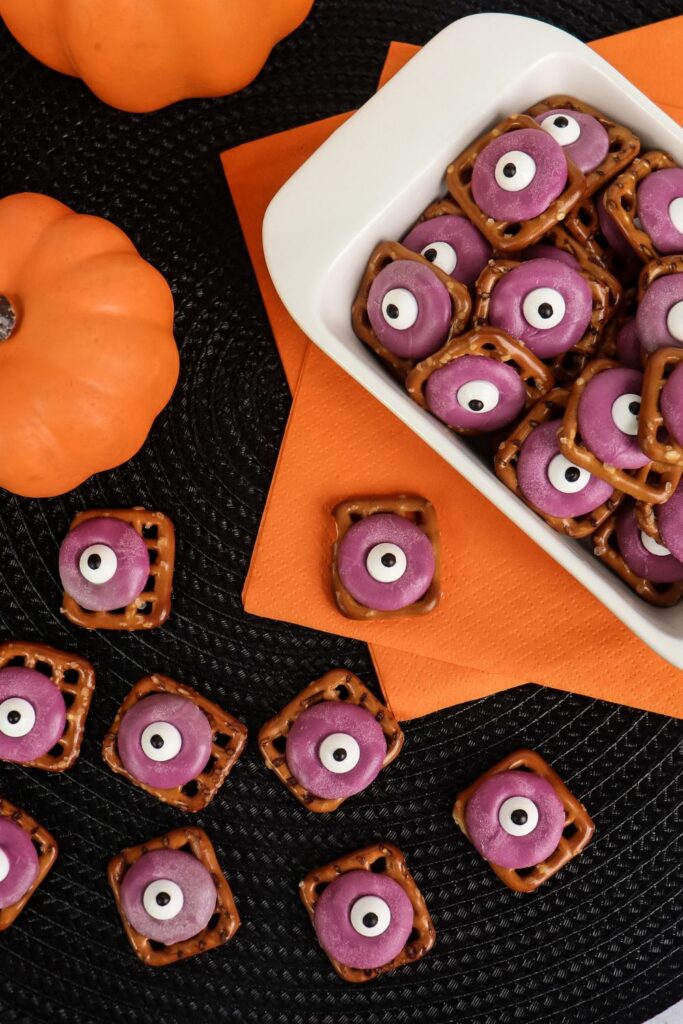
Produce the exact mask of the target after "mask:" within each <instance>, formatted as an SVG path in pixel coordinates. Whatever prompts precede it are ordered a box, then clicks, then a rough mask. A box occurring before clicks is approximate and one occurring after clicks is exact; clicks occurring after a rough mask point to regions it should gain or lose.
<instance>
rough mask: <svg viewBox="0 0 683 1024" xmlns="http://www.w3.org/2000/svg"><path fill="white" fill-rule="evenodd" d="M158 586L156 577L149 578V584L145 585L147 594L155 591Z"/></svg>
mask: <svg viewBox="0 0 683 1024" xmlns="http://www.w3.org/2000/svg"><path fill="white" fill-rule="evenodd" d="M155 586H156V576H148V577H147V582H146V583H145V592H148V591H150V590H154V588H155Z"/></svg>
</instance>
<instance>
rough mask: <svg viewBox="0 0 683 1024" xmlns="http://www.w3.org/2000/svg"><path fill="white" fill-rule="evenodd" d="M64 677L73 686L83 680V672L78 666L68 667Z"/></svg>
mask: <svg viewBox="0 0 683 1024" xmlns="http://www.w3.org/2000/svg"><path fill="white" fill-rule="evenodd" d="M62 678H63V679H64V682H65V683H70V684H71V686H75V685H76V683H80V681H81V673H80V672H79V671H78V669H77V668H67V669H65V670H64V672H63V675H62Z"/></svg>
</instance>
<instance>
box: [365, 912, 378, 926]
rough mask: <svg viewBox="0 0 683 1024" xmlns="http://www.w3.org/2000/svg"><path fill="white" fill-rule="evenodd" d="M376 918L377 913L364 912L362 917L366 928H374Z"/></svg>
mask: <svg viewBox="0 0 683 1024" xmlns="http://www.w3.org/2000/svg"><path fill="white" fill-rule="evenodd" d="M378 920H379V918H378V917H377V914H372V913H370V914H365V916H364V917H363V924H364V925H365V927H366V928H374V927H375V926H376V924H377V922H378Z"/></svg>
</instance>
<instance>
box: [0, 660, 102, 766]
mask: <svg viewBox="0 0 683 1024" xmlns="http://www.w3.org/2000/svg"><path fill="white" fill-rule="evenodd" d="M10 667H11V668H15V667H16V668H30V669H35V670H37V671H38V672H40V673H41V674H42V675H44V676H46V677H47V678H48V679H49V680H50V682H51V683H54V685H55V686H56V687H57V689H58V690H59V692H60V693H61V695H62V697H63V698H64V703H65V705H66V723H65V725H64V732H63V733H62V736H61V738H60V739H59V740H58V742H57V743H56V745H55V746H54V747H53V748H52V749H51V750H48V752H47V753H46V754H42V755H41V756H40V757H37V758H36V759H35V760H34V761H23V762H21V763H22V764H23V765H24V767H26V768H40V769H41V771H44V772H65V771H66V770H67V768H70V767H71V765H72V764H73V763H74V762H75V761H76V759H77V758H78V755H79V753H80V750H81V743H82V742H83V733H84V732H85V720H86V718H87V717H88V711H89V710H90V702H91V700H92V695H93V691H94V689H95V670H94V668H93V667H92V665H91V664H90V662H89V661H86V660H85V658H81V657H79V656H78V655H77V654H67V653H66V652H65V651H58V650H56V649H55V648H54V647H48V646H47V644H35V643H32V642H31V641H28V642H26V643H20V642H19V641H16V640H12V641H10V642H9V643H6V644H0V669H3V668H10Z"/></svg>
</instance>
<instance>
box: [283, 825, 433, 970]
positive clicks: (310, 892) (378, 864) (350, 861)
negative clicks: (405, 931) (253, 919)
mask: <svg viewBox="0 0 683 1024" xmlns="http://www.w3.org/2000/svg"><path fill="white" fill-rule="evenodd" d="M359 870H360V871H373V872H376V873H381V874H384V875H386V876H387V877H388V878H391V879H393V880H394V881H395V882H398V884H399V885H400V886H401V888H402V889H403V891H404V892H405V894H406V895H407V897H408V899H409V900H410V902H411V903H412V905H413V914H414V918H413V931H412V934H411V935H410V936H409V938H408V941H407V943H406V945H405V946H404V947H403V949H402V950H401V952H400V953H398V954H397V955H396V956H395V957H394V959H393V960H390V961H389V963H387V964H382V966H381V967H374V968H367V969H361V968H358V967H347V966H346V964H342V963H340V961H339V960H336V959H335V958H334V957H332V956H330V955H329V954H328V953H326V954H325V955H326V956H327V957H328V959H329V961H330V963H331V964H332V966H333V967H334V969H335V971H336V972H337V974H338V975H339V977H340V978H342V979H343V980H344V981H351V982H354V983H359V982H364V981H372V980H373V979H374V978H378V977H379V976H380V974H386V973H387V971H393V970H395V969H396V968H397V967H403V966H404V965H405V964H411V963H415V961H416V960H421V959H422V957H423V956H426V954H427V953H428V952H429V950H430V949H431V948H432V947H433V945H434V943H435V942H436V931H435V929H434V924H433V922H432V919H431V916H430V913H429V910H428V909H427V904H426V903H425V900H424V896H423V895H422V893H421V892H420V890H419V889H418V887H417V883H416V882H415V879H414V878H413V876H412V875H411V874H410V872H409V871H408V865H407V864H406V860H405V857H404V856H403V854H402V853H401V851H400V850H399V849H398V848H397V847H396V846H393V845H392V844H391V843H376V844H375V845H374V846H367V847H365V849H362V850H356V851H355V852H354V853H347V854H345V855H344V856H343V857H338V858H337V859H336V860H334V861H332V862H331V863H330V864H326V865H325V866H324V867H322V868H316V869H315V870H313V871H310V872H309V873H308V874H307V875H306V877H305V878H304V879H303V881H301V882H299V895H300V897H301V901H302V903H303V905H304V906H305V908H306V910H307V911H308V916H309V918H310V919H311V924H314V920H315V908H316V906H317V904H318V900H319V899H320V896H321V894H322V892H323V890H324V889H325V888H326V887H327V886H328V885H329V884H330V882H333V881H334V880H335V878H338V877H339V875H343V874H345V873H346V872H348V871H359Z"/></svg>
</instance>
